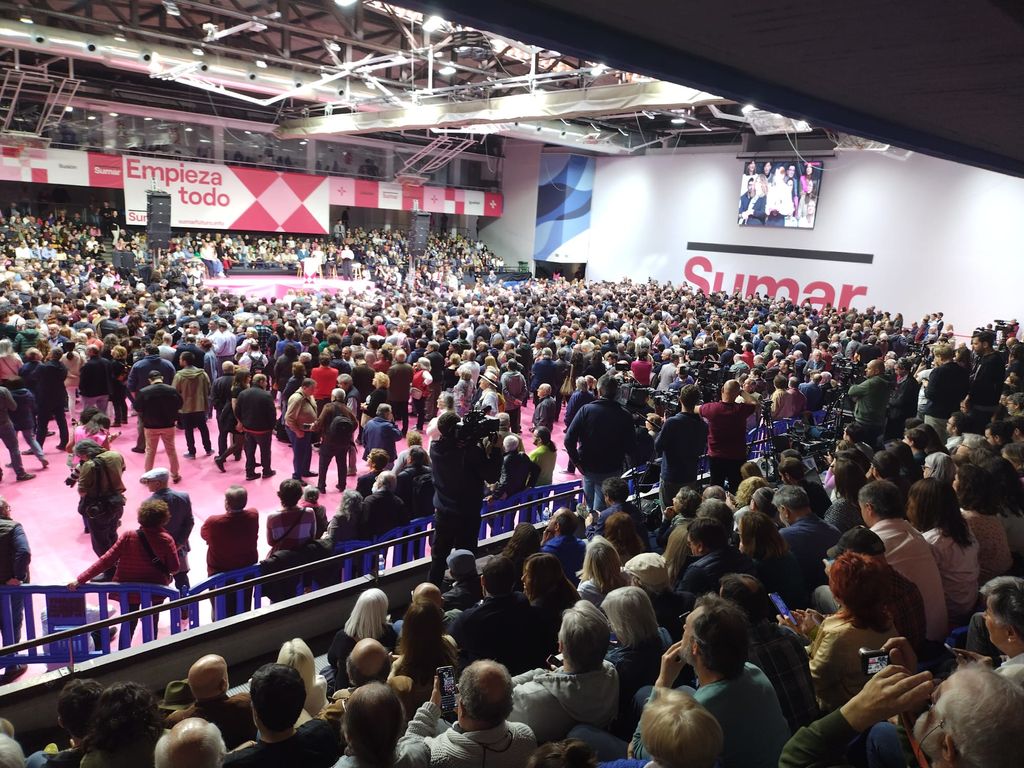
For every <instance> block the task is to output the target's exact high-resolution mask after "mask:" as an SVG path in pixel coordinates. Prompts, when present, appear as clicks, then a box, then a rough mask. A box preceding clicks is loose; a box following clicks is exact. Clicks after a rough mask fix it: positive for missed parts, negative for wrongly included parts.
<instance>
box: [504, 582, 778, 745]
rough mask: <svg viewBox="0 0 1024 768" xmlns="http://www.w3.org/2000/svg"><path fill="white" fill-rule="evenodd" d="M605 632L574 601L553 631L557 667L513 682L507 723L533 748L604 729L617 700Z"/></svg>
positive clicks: (596, 615) (591, 610)
mask: <svg viewBox="0 0 1024 768" xmlns="http://www.w3.org/2000/svg"><path fill="white" fill-rule="evenodd" d="M610 632H611V629H610V626H609V624H608V619H606V618H605V616H604V614H603V613H601V611H600V610H599V609H597V608H595V607H594V605H593V604H592V603H589V602H587V601H586V600H580V601H579V602H578V603H576V605H574V606H573V607H572V608H570V609H569V610H567V611H566V612H565V613H564V614H563V615H562V626H561V628H560V629H559V631H558V647H559V649H560V650H561V653H562V666H560V667H558V668H556V669H554V670H549V669H534V670H531V671H529V672H525V673H524V674H521V675H516V676H515V677H513V678H512V685H513V690H512V714H511V715H510V716H509V717H508V719H509V720H510V721H511V722H514V723H524V724H525V725H528V726H529V727H530V730H532V731H533V734H534V736H536V738H537V743H538V744H543V743H545V742H548V741H556V740H558V739H564V738H565V737H566V735H567V734H568V733H569V731H570V730H571V729H572V727H573V726H575V725H579V724H586V725H593V726H595V727H597V728H605V727H607V726H608V725H609V724H610V723H611V722H612V720H613V719H614V718H615V715H616V712H617V709H618V701H619V677H618V674H617V673H616V672H615V667H613V666H612V665H611V663H609V662H608V661H605V654H606V653H607V652H608V642H609V635H610ZM773 695H774V694H773Z"/></svg>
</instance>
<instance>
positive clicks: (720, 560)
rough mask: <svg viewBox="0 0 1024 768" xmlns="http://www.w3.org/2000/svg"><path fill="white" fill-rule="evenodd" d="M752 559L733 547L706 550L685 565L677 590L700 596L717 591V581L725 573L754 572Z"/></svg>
mask: <svg viewBox="0 0 1024 768" xmlns="http://www.w3.org/2000/svg"><path fill="white" fill-rule="evenodd" d="M754 570H755V569H754V561H753V560H751V559H750V558H749V557H747V556H746V555H744V554H743V553H742V552H740V551H739V550H738V549H736V548H735V547H723V548H722V549H716V550H715V551H714V552H708V553H707V554H706V555H704V556H703V557H701V558H699V559H697V560H694V561H693V562H692V563H690V564H689V565H687V566H686V570H685V571H683V576H682V578H681V579H680V580H679V587H678V589H677V591H682V592H692V593H693V594H695V595H697V596H698V597H700V596H701V595H703V594H706V593H708V592H715V593H716V594H717V593H718V582H719V580H720V579H721V578H722V577H723V576H725V575H726V574H727V573H749V574H751V575H753V573H754Z"/></svg>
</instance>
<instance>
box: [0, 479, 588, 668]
mask: <svg viewBox="0 0 1024 768" xmlns="http://www.w3.org/2000/svg"><path fill="white" fill-rule="evenodd" d="M574 485H575V487H573V488H571V489H568V490H564V491H561V492H558V493H551V494H549V495H547V496H544V497H543V498H541V499H530V500H527V501H524V502H523V503H521V504H516V505H512V506H508V507H505V508H502V509H499V510H495V511H493V512H488V513H486V514H484V515H482V518H483V519H484V521H487V520H488V519H490V518H497V517H499V516H506V515H509V514H515V513H517V512H520V513H522V512H527V513H528V514H529V516H530V517H531V518H534V519H532V520H531V521H530V522H533V523H539V522H540V521H546V517H549V516H550V514H552V513H553V512H554V510H555V509H556V506H555V502H558V501H562V500H564V501H566V502H572V501H573V500H575V499H578V498H579V497H580V495H581V494H582V485H581V484H578V481H577V484H574ZM537 490H541V489H537ZM538 512H540V514H539V519H537V517H538V514H537V513H538ZM545 512H547V515H546V516H545V514H544V513H545ZM520 522H525V521H524V520H522V519H521V520H520ZM432 531H433V529H427V530H422V531H417V532H415V533H410V534H407V535H405V536H400V537H398V538H395V539H390V540H387V541H378V542H374V543H372V544H369V545H367V546H365V547H359V548H358V549H354V550H351V551H349V552H342V553H340V554H333V555H331V556H329V557H326V558H322V559H317V560H315V561H313V562H309V563H303V564H300V565H297V566H294V567H292V568H286V569H284V570H281V571H277V572H275V573H268V574H265V575H262V576H258V577H255V578H251V579H246V580H244V581H239V582H236V583H233V584H228V585H225V586H222V587H218V588H216V589H210V590H206V591H203V592H201V593H197V594H190V595H188V596H186V597H180V598H177V599H172V600H170V601H169V602H166V603H161V604H156V605H150V606H149V607H141V608H139V609H138V610H134V611H128V612H125V613H122V614H121V615H119V616H115V617H108V618H101V619H100V620H98V621H93V622H90V623H87V624H82V625H81V626H75V627H71V628H68V629H64V630H61V631H58V632H51V633H49V634H46V635H43V636H41V637H35V638H32V637H29V639H27V640H24V641H22V642H18V643H14V644H12V645H9V646H7V647H4V648H0V666H10V665H13V664H26V663H30V664H31V663H44V662H45V661H46V657H45V656H44V654H43V653H40V652H38V651H36V650H35V649H37V648H39V647H41V646H47V645H50V646H52V645H53V644H56V643H67V647H68V654H67V655H68V667H69V669H71V670H72V671H73V670H74V664H75V647H77V648H79V649H80V648H81V647H82V643H83V638H86V639H85V641H84V642H86V643H87V642H88V636H89V635H92V634H93V633H102V632H104V631H105V632H106V634H107V635H108V640H107V642H106V643H105V646H106V647H108V648H109V630H110V628H111V627H114V626H117V625H124V626H129V627H130V626H131V625H132V623H133V622H137V621H142V622H143V625H144V627H143V632H144V639H145V637H146V634H145V633H146V627H145V625H146V624H148V623H149V622H148V621H146V620H147V619H148V618H149V617H150V616H156V617H159V615H160V614H161V613H163V612H165V611H166V612H170V614H171V619H172V625H173V622H174V620H175V618H176V617H177V618H178V620H179V621H180V617H181V616H191V615H192V612H193V610H194V609H193V607H192V606H198V604H199V603H200V602H202V601H204V600H216V599H218V598H224V599H227V596H229V595H233V594H237V593H239V592H244V591H246V590H254V589H256V588H260V589H262V588H263V587H264V586H265V585H267V584H271V583H274V582H279V581H283V580H285V579H295V578H298V579H299V580H300V581H301V580H302V579H304V578H305V577H306V576H308V575H311V574H313V573H314V572H316V571H320V570H321V569H327V568H330V567H333V566H338V567H344V566H345V564H346V561H350V560H355V559H356V558H364V564H365V563H366V562H371V563H372V562H373V561H374V560H373V558H375V557H379V555H380V554H381V553H382V552H386V551H387V550H389V549H391V548H393V547H398V546H401V545H403V544H406V543H415V542H420V541H421V540H423V539H424V538H426V537H428V536H429V535H430V534H431V533H432ZM381 575H382V573H381V572H379V571H378V570H377V569H373V568H371V569H370V570H369V573H365V574H360V575H359V576H358V578H365V579H366V580H367V581H375V580H376V579H377V578H379V577H380V576H381ZM112 587H113V585H110V586H106V585H98V584H90V585H86V584H83V585H82V586H81V587H79V589H80V590H88V591H101V590H102V591H107V592H109V591H111V588H112ZM117 587H118V589H119V590H120V589H123V590H124V591H125V592H137V591H139V590H154V589H160V590H164V589H166V588H163V587H160V586H159V585H153V584H120V585H117ZM43 590H49V591H51V593H52V594H57V593H60V592H61V591H62V588H61V587H37V586H33V585H23V586H20V587H6V586H4V587H0V597H2V599H3V601H4V602H5V603H8V604H9V600H10V598H11V597H21V598H25V597H29V600H30V601H31V595H33V594H40V593H41V592H42V591H43ZM168 591H170V592H173V590H168ZM63 594H66V595H67V596H75V595H76V594H77V593H76V592H71V591H69V590H66V589H63ZM26 618H28V616H26ZM158 620H159V619H157V621H158ZM154 623H155V622H154ZM7 629H8V630H9V629H10V627H9V626H8V627H7ZM121 631H123V630H121ZM171 631H172V634H174V633H175V628H174V627H173V626H172V630H171ZM26 634H31V633H30V632H27V633H26ZM8 636H13V632H12V633H11V635H8ZM76 642H77V643H78V646H74V644H75V643H76ZM120 642H121V643H126V642H128V639H126V638H125V637H124V635H123V634H122V636H121V640H120ZM101 644H102V643H101ZM23 651H27V652H28V653H22V652H23ZM94 655H101V654H94Z"/></svg>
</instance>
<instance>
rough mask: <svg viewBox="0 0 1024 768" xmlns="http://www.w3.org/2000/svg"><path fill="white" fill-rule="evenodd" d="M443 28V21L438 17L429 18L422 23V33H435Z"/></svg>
mask: <svg viewBox="0 0 1024 768" xmlns="http://www.w3.org/2000/svg"><path fill="white" fill-rule="evenodd" d="M443 26H444V19H442V18H441V17H440V16H430V17H428V18H427V19H425V20H424V22H423V31H424V32H437V31H438V30H439V29H441V27H443Z"/></svg>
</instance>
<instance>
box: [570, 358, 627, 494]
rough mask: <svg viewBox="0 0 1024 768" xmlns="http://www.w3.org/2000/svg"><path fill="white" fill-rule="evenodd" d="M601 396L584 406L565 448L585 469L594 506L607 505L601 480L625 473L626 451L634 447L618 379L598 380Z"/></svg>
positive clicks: (585, 486) (585, 485)
mask: <svg viewBox="0 0 1024 768" xmlns="http://www.w3.org/2000/svg"><path fill="white" fill-rule="evenodd" d="M597 392H598V395H599V397H598V399H597V400H595V401H594V402H592V403H589V404H588V405H585V406H583V408H581V409H580V410H579V412H578V413H577V414H576V417H575V418H574V419H573V420H572V424H570V425H569V429H568V430H567V431H566V433H565V451H566V453H568V454H569V459H570V460H571V461H572V463H573V464H575V465H576V466H577V467H579V468H580V469H581V470H582V471H583V493H584V495H585V496H586V499H587V503H588V504H589V505H590V508H591V509H594V510H597V511H600V510H602V509H604V497H603V496H602V495H601V483H603V482H604V481H605V480H607V479H608V478H609V477H617V476H619V475H621V474H622V470H623V465H624V464H625V460H626V454H628V453H629V452H630V451H632V450H633V447H634V445H635V443H636V431H635V430H634V429H633V417H632V415H631V414H630V413H629V411H627V410H626V409H625V408H624V407H623V406H621V405H619V404H618V403H617V402H616V401H615V398H616V396H617V395H618V393H619V380H618V379H616V378H615V376H614V375H612V374H607V373H606V374H605V375H604V376H602V377H601V378H600V380H599V381H598V382H597Z"/></svg>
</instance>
